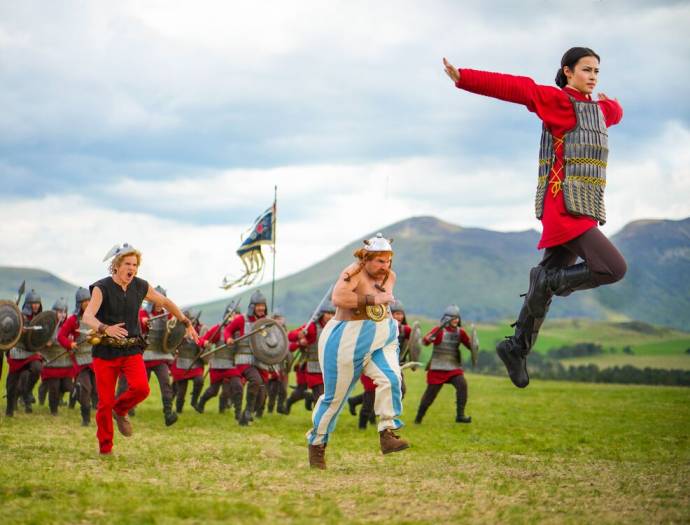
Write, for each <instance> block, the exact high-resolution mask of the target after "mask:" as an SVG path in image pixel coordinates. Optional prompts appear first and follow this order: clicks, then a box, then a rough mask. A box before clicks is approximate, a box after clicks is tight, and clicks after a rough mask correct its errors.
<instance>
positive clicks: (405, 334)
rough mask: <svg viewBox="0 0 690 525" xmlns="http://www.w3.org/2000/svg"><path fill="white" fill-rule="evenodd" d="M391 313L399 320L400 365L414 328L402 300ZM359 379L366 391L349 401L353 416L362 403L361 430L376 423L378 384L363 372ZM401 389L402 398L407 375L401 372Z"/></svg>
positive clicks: (392, 308) (397, 302) (394, 305)
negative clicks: (375, 409)
mask: <svg viewBox="0 0 690 525" xmlns="http://www.w3.org/2000/svg"><path fill="white" fill-rule="evenodd" d="M390 308H391V314H392V315H393V319H395V320H396V321H397V322H398V344H399V347H400V354H399V355H400V360H399V362H400V365H401V366H402V365H403V364H404V360H405V356H404V355H403V349H404V348H405V343H406V342H407V341H408V340H409V339H410V333H411V332H412V329H411V328H410V326H409V325H408V324H407V317H406V316H405V307H404V306H403V304H402V301H398V300H396V301H394V302H393V304H391V307H390ZM359 381H360V382H361V383H362V386H363V387H364V392H362V393H361V394H359V395H358V396H352V397H350V398H348V400H347V403H348V405H349V408H350V414H352V415H353V416H354V415H356V414H357V412H356V409H357V406H358V405H360V404H361V405H362V408H361V410H360V411H359V424H358V427H359V429H360V430H365V429H366V428H367V423H375V422H376V415H375V414H374V402H375V400H376V384H374V382H373V381H372V380H371V378H370V377H368V376H366V375H365V374H362V375H361V376H360V378H359ZM400 389H401V391H402V398H403V399H404V398H405V391H406V390H407V388H406V386H405V376H404V375H402V374H401V376H400Z"/></svg>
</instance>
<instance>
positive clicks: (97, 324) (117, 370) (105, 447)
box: [82, 243, 198, 454]
mask: <svg viewBox="0 0 690 525" xmlns="http://www.w3.org/2000/svg"><path fill="white" fill-rule="evenodd" d="M111 258H112V262H111V263H110V274H111V275H110V277H106V278H104V279H101V280H100V281H97V282H95V283H94V284H92V285H91V286H90V291H91V301H90V302H89V304H88V306H87V307H86V310H85V311H84V315H83V318H82V319H83V321H84V323H86V324H87V325H88V326H89V327H91V328H92V329H93V330H95V331H96V332H98V334H99V335H100V338H101V340H100V342H99V344H96V345H94V346H93V351H92V353H93V370H94V373H95V375H96V389H97V391H98V408H97V411H96V423H97V425H98V430H97V432H96V436H97V437H98V444H99V448H100V452H101V454H110V453H111V451H112V448H113V417H115V420H116V421H117V427H118V430H119V431H120V433H121V434H122V435H123V436H131V435H132V425H131V423H130V422H129V419H128V418H127V412H128V411H129V410H130V409H132V408H134V407H135V406H136V405H137V404H139V403H141V402H142V401H143V400H144V399H146V397H147V396H148V395H149V384H148V378H147V377H146V367H145V365H144V360H143V357H142V353H143V351H144V348H145V346H146V343H145V342H144V339H143V338H142V336H141V330H140V325H139V309H140V308H141V303H142V302H143V301H144V299H146V300H148V301H149V302H151V303H154V304H156V305H158V306H159V307H162V308H165V309H166V310H167V311H168V312H170V313H171V314H173V315H174V316H175V317H176V318H177V319H178V320H179V321H180V322H181V323H183V324H184V325H185V326H186V327H187V335H188V336H189V337H191V338H192V339H194V340H195V341H198V335H197V333H196V331H195V330H194V327H193V326H192V322H191V321H190V320H189V319H188V318H187V317H186V316H185V315H184V314H183V313H182V312H181V311H180V309H179V308H178V307H177V305H176V304H175V303H173V302H172V301H171V300H170V299H168V298H167V297H165V296H163V295H161V294H160V293H158V292H157V291H156V290H154V289H153V288H152V287H151V286H150V285H149V283H148V282H146V281H145V280H144V279H140V278H139V277H137V272H138V271H139V265H140V264H141V252H139V251H138V250H136V249H135V248H134V247H133V246H130V245H129V244H127V243H125V244H123V245H122V246H117V245H116V246H113V248H112V249H111V250H110V251H109V252H108V253H107V254H106V256H105V258H104V259H103V260H104V261H107V260H108V259H111ZM120 374H124V376H125V378H126V379H127V384H128V388H127V390H126V391H125V392H123V393H122V394H120V395H119V396H117V397H116V396H115V384H116V382H117V378H118V376H119V375H120Z"/></svg>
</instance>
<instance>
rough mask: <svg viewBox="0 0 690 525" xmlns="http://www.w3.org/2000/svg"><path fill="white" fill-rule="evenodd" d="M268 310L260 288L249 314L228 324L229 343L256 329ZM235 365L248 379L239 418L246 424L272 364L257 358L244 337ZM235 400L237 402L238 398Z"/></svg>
mask: <svg viewBox="0 0 690 525" xmlns="http://www.w3.org/2000/svg"><path fill="white" fill-rule="evenodd" d="M267 311H268V309H267V307H266V297H265V296H264V294H262V293H261V291H260V290H257V291H256V292H254V293H253V294H252V296H251V297H250V298H249V306H248V307H247V316H246V317H245V316H244V315H242V314H238V315H237V316H236V317H235V318H234V319H233V320H232V322H231V323H230V324H229V325H228V329H227V330H228V333H229V334H230V337H228V339H227V342H228V344H230V345H232V344H233V343H234V340H235V339H237V338H239V337H241V336H243V335H245V334H247V333H249V332H251V331H252V330H253V329H254V324H255V323H256V322H257V321H258V320H259V319H263V318H264V317H266V313H267ZM235 367H236V368H237V371H238V372H239V373H240V375H241V377H243V378H244V379H246V380H247V395H246V399H245V405H244V410H243V411H242V415H241V417H240V420H239V423H240V425H243V426H245V425H248V424H249V422H250V421H252V420H253V417H252V411H253V410H254V409H255V408H256V400H257V399H258V398H259V397H260V396H261V393H262V392H261V391H262V390H263V389H264V388H265V383H266V381H267V379H268V372H269V370H270V369H271V365H267V364H266V363H262V362H261V361H259V360H258V359H255V358H254V354H253V352H252V349H251V347H250V345H249V340H248V339H243V340H242V341H240V342H238V343H237V344H236V345H235ZM234 401H235V403H236V400H234ZM235 406H237V405H235Z"/></svg>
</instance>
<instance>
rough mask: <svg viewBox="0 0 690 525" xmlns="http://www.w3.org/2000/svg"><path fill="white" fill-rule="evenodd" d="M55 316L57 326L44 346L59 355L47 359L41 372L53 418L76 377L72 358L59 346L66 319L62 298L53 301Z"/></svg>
mask: <svg viewBox="0 0 690 525" xmlns="http://www.w3.org/2000/svg"><path fill="white" fill-rule="evenodd" d="M52 310H53V311H55V313H56V314H57V319H58V324H57V326H56V327H55V332H54V333H53V336H52V337H51V340H50V341H49V342H48V343H47V345H46V346H50V347H56V348H60V350H59V354H58V355H56V356H55V358H51V359H49V360H48V361H47V362H46V363H45V364H44V365H43V368H42V370H41V382H42V384H44V385H45V388H46V391H47V393H48V406H49V407H50V413H51V414H52V415H53V416H57V415H58V406H59V404H60V400H61V399H62V395H63V394H65V393H71V392H72V389H73V388H74V378H75V376H76V371H77V369H76V366H75V364H74V361H73V360H72V356H71V355H70V354H69V353H68V352H67V353H65V351H64V350H63V349H62V347H61V346H60V344H59V333H60V330H61V329H62V327H63V326H64V324H65V322H66V318H67V301H65V300H64V299H63V298H60V299H58V300H57V301H55V304H54V305H53V308H52Z"/></svg>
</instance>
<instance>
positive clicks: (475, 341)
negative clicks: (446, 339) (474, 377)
mask: <svg viewBox="0 0 690 525" xmlns="http://www.w3.org/2000/svg"><path fill="white" fill-rule="evenodd" d="M470 346H471V351H472V366H473V367H475V366H477V357H479V336H478V335H477V327H476V326H474V323H472V339H471V344H470Z"/></svg>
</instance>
